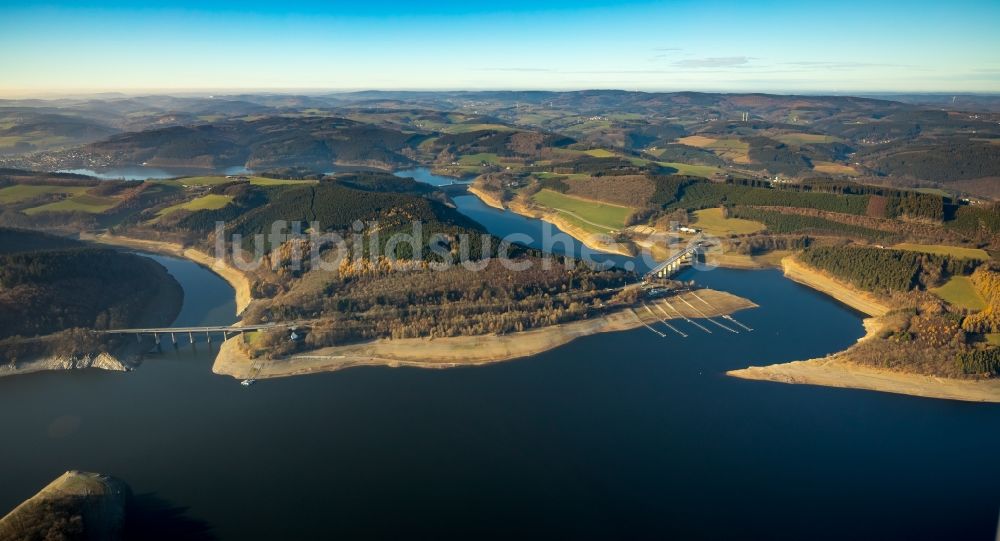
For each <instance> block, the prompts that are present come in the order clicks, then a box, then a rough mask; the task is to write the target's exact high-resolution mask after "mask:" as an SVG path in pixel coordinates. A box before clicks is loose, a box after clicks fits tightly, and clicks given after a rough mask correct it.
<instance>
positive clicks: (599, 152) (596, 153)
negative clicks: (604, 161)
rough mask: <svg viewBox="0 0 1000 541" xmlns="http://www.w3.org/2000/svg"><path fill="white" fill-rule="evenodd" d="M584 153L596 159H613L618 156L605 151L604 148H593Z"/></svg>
mask: <svg viewBox="0 0 1000 541" xmlns="http://www.w3.org/2000/svg"><path fill="white" fill-rule="evenodd" d="M583 153H584V154H586V155H588V156H593V157H595V158H611V157H613V156H615V155H616V154H615V153H614V152H611V151H610V150H604V149H603V148H592V149H590V150H585V151H584V152H583Z"/></svg>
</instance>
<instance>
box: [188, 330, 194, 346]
mask: <svg viewBox="0 0 1000 541" xmlns="http://www.w3.org/2000/svg"><path fill="white" fill-rule="evenodd" d="M188 342H190V343H191V344H194V333H193V332H189V333H188Z"/></svg>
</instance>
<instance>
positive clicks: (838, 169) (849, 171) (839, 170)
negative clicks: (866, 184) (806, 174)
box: [813, 161, 858, 175]
mask: <svg viewBox="0 0 1000 541" xmlns="http://www.w3.org/2000/svg"><path fill="white" fill-rule="evenodd" d="M813 170H814V171H817V172H819V173H827V174H829V175H856V174H858V171H857V170H856V169H854V168H853V167H851V166H850V165H844V164H840V163H834V162H819V161H817V162H813Z"/></svg>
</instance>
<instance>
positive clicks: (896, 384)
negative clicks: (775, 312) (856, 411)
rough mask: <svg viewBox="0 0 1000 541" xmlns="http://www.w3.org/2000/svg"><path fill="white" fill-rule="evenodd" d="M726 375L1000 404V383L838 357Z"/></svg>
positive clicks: (737, 371) (735, 371)
mask: <svg viewBox="0 0 1000 541" xmlns="http://www.w3.org/2000/svg"><path fill="white" fill-rule="evenodd" d="M727 374H728V375H730V376H735V377H738V378H743V379H755V380H763V381H775V382H780V383H805V384H809V385H824V386H827V387H843V388H850V389H867V390H871V391H881V392H884V393H897V394H906V395H911V396H923V397H926V398H943V399H948V400H963V401H967V402H995V403H1000V380H984V381H974V380H964V379H951V378H937V377H933V376H924V375H920V374H906V373H903V372H891V371H888V370H878V369H875V368H871V367H868V366H862V365H859V364H855V363H852V362H850V361H847V360H844V359H843V358H841V357H839V356H838V355H834V356H832V357H827V358H825V359H812V360H808V361H794V362H790V363H783V364H773V365H770V366H752V367H750V368H744V369H742V370H731V371H729V372H727Z"/></svg>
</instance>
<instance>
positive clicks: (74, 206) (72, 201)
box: [24, 193, 120, 215]
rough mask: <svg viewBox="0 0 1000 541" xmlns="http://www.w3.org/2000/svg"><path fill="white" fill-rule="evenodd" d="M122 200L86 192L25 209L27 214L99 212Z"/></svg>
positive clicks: (112, 206)
mask: <svg viewBox="0 0 1000 541" xmlns="http://www.w3.org/2000/svg"><path fill="white" fill-rule="evenodd" d="M119 202H120V201H119V200H118V199H115V198H113V197H99V196H96V195H88V194H85V193H81V194H76V195H74V196H72V197H69V198H67V199H63V200H62V201H56V202H54V203H48V204H45V205H42V206H39V207H34V208H30V209H27V210H25V211H24V213H25V214H29V215H30V214H38V213H39V212H72V211H80V212H89V213H91V214H99V213H101V212H104V211H106V210H109V209H111V208H114V207H115V206H116V205H118V203H119Z"/></svg>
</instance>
